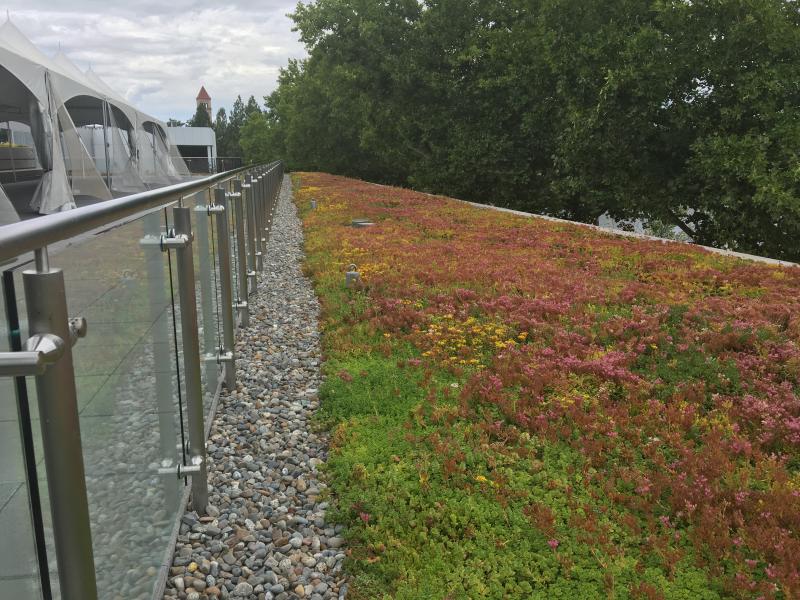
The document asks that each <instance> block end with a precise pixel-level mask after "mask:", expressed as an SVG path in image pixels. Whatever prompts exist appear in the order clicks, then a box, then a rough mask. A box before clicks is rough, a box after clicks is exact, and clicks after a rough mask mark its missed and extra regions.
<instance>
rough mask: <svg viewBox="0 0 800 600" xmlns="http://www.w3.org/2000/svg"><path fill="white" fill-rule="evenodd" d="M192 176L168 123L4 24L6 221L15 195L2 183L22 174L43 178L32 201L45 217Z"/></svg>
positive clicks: (2, 216)
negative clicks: (81, 202)
mask: <svg viewBox="0 0 800 600" xmlns="http://www.w3.org/2000/svg"><path fill="white" fill-rule="evenodd" d="M3 135H5V138H6V139H5V140H4V139H3ZM21 139H23V140H24V142H21V141H20V140H21ZM9 173H10V174H11V176H9ZM188 175H189V171H188V169H187V168H186V165H185V163H184V162H183V159H181V158H180V155H179V154H178V153H177V150H176V148H175V147H174V144H172V142H171V141H170V139H169V137H168V135H167V128H166V126H165V125H164V123H162V122H160V121H159V120H157V119H155V118H153V117H151V116H149V115H147V114H145V113H142V112H141V111H139V110H137V109H136V108H135V107H133V106H132V105H130V104H129V103H128V102H127V101H126V100H125V99H124V98H122V97H121V96H120V95H119V94H117V93H115V92H114V91H113V90H112V89H111V88H110V87H109V86H108V85H107V84H106V83H105V82H104V81H102V80H101V79H100V78H99V77H98V76H97V75H96V74H95V73H94V72H93V71H92V70H91V69H89V70H87V71H86V72H83V71H81V70H80V69H79V68H78V67H77V66H76V65H75V64H74V63H72V61H70V60H69V58H67V56H66V55H64V54H63V53H62V52H61V51H59V52H58V54H56V55H55V56H54V57H53V58H49V57H48V56H46V55H45V54H44V53H42V52H41V51H40V50H39V49H38V48H36V46H34V45H33V43H31V42H30V40H28V39H27V38H26V37H25V36H24V35H23V34H22V32H21V31H20V30H19V29H18V28H17V27H16V26H15V25H14V24H13V23H12V22H11V21H10V20H7V21H6V22H5V24H3V25H2V26H0V176H2V178H0V224H4V223H7V222H9V220H10V217H9V216H8V215H9V214H10V213H9V210H8V207H9V204H10V202H9V200H8V197H9V196H12V194H11V193H10V190H9V189H6V190H5V192H3V191H2V187H3V186H6V187H13V185H16V184H17V182H18V180H19V179H20V178H22V179H23V180H24V181H27V182H31V181H36V180H37V179H36V178H37V177H38V183H36V185H35V188H31V189H33V191H32V194H31V196H30V205H31V208H33V209H35V210H37V211H38V212H40V213H42V214H46V213H52V212H57V211H61V210H68V209H70V208H74V207H75V205H76V199H77V198H87V199H89V200H107V199H110V198H112V197H114V196H121V195H125V194H130V193H134V192H138V191H143V190H146V189H151V188H154V187H159V186H163V185H168V184H170V183H174V182H176V181H180V180H182V179H183V178H185V177H187V176H188ZM29 187H31V186H30V184H29ZM6 192H9V193H6Z"/></svg>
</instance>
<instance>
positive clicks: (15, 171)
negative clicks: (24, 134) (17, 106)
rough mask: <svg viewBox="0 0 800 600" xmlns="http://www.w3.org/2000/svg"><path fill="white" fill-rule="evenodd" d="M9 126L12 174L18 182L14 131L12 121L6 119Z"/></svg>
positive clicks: (9, 151) (9, 155)
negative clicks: (15, 164)
mask: <svg viewBox="0 0 800 600" xmlns="http://www.w3.org/2000/svg"><path fill="white" fill-rule="evenodd" d="M6 127H8V158H9V160H10V161H11V175H12V176H13V177H14V183H17V169H16V167H15V166H14V132H13V131H12V130H11V121H6Z"/></svg>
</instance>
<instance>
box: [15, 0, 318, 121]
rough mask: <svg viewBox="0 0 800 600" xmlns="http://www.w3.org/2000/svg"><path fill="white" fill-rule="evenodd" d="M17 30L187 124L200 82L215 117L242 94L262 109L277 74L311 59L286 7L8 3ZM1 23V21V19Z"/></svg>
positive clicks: (83, 0) (245, 1)
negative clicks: (300, 60)
mask: <svg viewBox="0 0 800 600" xmlns="http://www.w3.org/2000/svg"><path fill="white" fill-rule="evenodd" d="M3 7H5V8H7V9H8V11H9V13H10V16H11V20H12V21H13V22H14V24H15V25H16V26H17V27H18V28H19V29H20V30H21V31H22V32H23V33H24V34H25V35H26V36H28V38H30V39H31V40H32V41H33V42H34V44H36V45H37V46H38V47H39V48H40V49H41V50H43V51H44V52H45V53H46V54H48V55H51V56H52V55H53V54H55V53H56V52H57V50H58V46H59V43H60V44H61V49H62V50H63V51H64V53H65V54H66V55H67V56H68V57H69V58H70V59H71V60H72V61H73V62H74V63H76V64H77V65H78V66H79V67H81V69H86V68H87V67H88V66H91V67H92V69H93V70H94V71H95V72H96V73H97V74H98V75H99V76H100V77H101V78H103V79H104V80H105V81H106V82H107V83H108V84H109V85H110V86H111V87H112V88H114V89H115V90H116V91H117V92H119V93H121V94H122V95H123V96H125V97H126V98H127V99H128V100H129V101H130V102H131V103H132V104H133V105H134V106H136V107H137V108H139V109H140V110H143V111H144V112H147V113H150V114H151V115H153V116H155V117H159V118H161V119H163V120H167V118H169V117H175V118H179V119H184V120H185V119H187V118H189V117H191V116H192V115H193V114H194V110H195V97H196V96H197V92H198V90H199V89H200V86H201V85H205V86H206V89H207V90H208V93H209V94H210V96H211V103H212V108H213V110H214V113H215V114H216V111H217V109H218V108H220V107H224V108H225V109H226V110H230V107H231V105H232V104H233V101H234V100H235V99H236V95H237V94H241V95H242V97H243V98H244V99H245V100H247V98H248V96H250V95H251V94H252V95H254V96H255V97H256V99H257V100H258V101H259V103H261V102H263V96H265V95H267V94H269V93H270V92H271V91H272V90H273V89H275V86H276V79H277V76H278V69H279V68H280V67H282V66H285V65H286V61H287V60H288V59H289V58H292V57H293V58H300V57H303V56H304V55H305V52H304V49H303V46H302V45H301V44H300V43H299V42H298V41H297V34H296V33H294V32H292V30H291V29H292V22H291V20H290V19H288V18H287V17H286V14H287V13H289V12H291V11H292V10H293V9H294V7H295V2H293V1H289V0H242V1H238V2H235V1H234V2H219V1H218V0H217V1H213V2H212V1H211V0H191V1H190V0H128V1H127V2H120V1H119V0H69V1H66V0H7V2H6V4H5V6H4V5H3V3H2V2H0V10H1V9H2V8H3ZM4 20H5V15H3V16H2V19H0V22H2V21H4Z"/></svg>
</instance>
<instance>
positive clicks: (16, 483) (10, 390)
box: [0, 282, 42, 600]
mask: <svg viewBox="0 0 800 600" xmlns="http://www.w3.org/2000/svg"><path fill="white" fill-rule="evenodd" d="M0 291H2V292H3V293H6V292H8V293H9V294H11V297H12V303H13V304H16V301H15V300H13V298H14V290H13V289H8V290H7V289H5V288H4V287H3V283H2V282H0ZM0 296H1V295H0ZM13 304H12V305H13ZM10 330H11V326H10V324H9V319H8V315H7V314H6V309H5V302H4V301H3V298H2V297H0V351H3V352H7V351H9V350H11V349H12V347H11V344H10V338H9V331H10ZM33 401H34V402H35V398H34V399H33ZM20 402H22V403H27V398H26V397H25V396H24V395H23V397H22V398H19V397H18V395H17V393H16V390H15V383H14V379H11V378H7V377H3V378H0V532H2V539H3V540H4V542H3V543H2V544H0V590H2V596H3V597H4V598H6V597H8V598H15V599H17V598H18V599H20V600H33V599H39V598H42V585H41V582H40V578H39V566H38V560H37V554H36V542H35V540H36V537H35V533H34V517H33V515H32V511H31V497H30V493H29V492H30V490H29V488H28V484H27V482H26V479H27V478H26V469H25V455H24V452H23V432H24V429H23V428H26V427H27V428H28V432H31V427H32V425H31V422H30V419H25V422H23V421H22V420H21V414H20V408H22V411H23V412H24V411H25V408H24V406H22V405H21V404H20ZM35 425H36V427H37V429H38V423H37V424H35ZM28 435H30V433H28ZM32 481H35V475H34V476H33V477H32ZM34 493H35V492H34ZM34 497H35V496H34ZM40 527H41V522H40ZM40 531H41V529H40Z"/></svg>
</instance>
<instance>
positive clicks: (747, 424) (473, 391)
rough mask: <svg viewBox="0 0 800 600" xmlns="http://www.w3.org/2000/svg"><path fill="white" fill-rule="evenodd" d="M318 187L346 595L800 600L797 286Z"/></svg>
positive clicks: (336, 186)
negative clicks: (352, 270)
mask: <svg viewBox="0 0 800 600" xmlns="http://www.w3.org/2000/svg"><path fill="white" fill-rule="evenodd" d="M295 190H296V194H295V197H296V201H297V203H298V206H299V208H300V212H301V216H302V219H303V223H304V229H305V236H306V254H307V259H306V264H305V267H306V271H307V273H308V274H309V275H310V276H311V277H312V278H313V281H314V284H315V286H316V290H317V293H318V295H319V297H320V301H321V304H322V308H323V318H322V328H323V340H324V352H325V363H324V370H325V376H326V380H325V383H324V386H323V388H322V390H321V392H320V393H321V399H322V410H321V416H320V423H319V425H320V426H321V427H325V428H329V429H330V430H331V432H332V433H331V453H330V457H329V462H328V466H327V469H328V477H329V479H330V483H331V489H332V498H333V499H334V501H335V507H336V508H335V512H336V514H335V517H336V518H337V519H339V520H340V522H344V523H346V524H347V525H348V534H347V535H348V542H349V550H348V552H349V561H348V569H349V573H350V574H351V577H352V582H351V589H350V596H349V597H352V598H356V599H359V598H364V599H366V598H397V599H416V598H420V599H422V598H426V599H427V598H441V599H445V598H450V599H460V598H585V599H591V598H647V599H658V598H665V599H666V598H686V599H690V598H691V599H695V598H708V599H711V598H764V599H768V598H775V599H792V598H797V597H798V595H800V571H799V570H798V564H800V561H798V558H797V557H798V556H800V540H798V533H800V472H799V470H798V469H799V467H800V452H798V448H800V400H799V399H798V395H797V391H798V378H799V377H800V349H798V342H799V341H800V314H798V308H800V300H799V299H798V298H800V295H799V294H798V292H800V269H798V268H796V267H791V266H777V265H767V264H763V263H757V262H752V261H746V260H740V259H737V258H732V257H728V256H721V255H718V254H712V253H710V252H707V251H704V250H702V249H699V248H696V247H693V246H690V245H686V244H679V243H672V242H658V241H647V240H640V239H634V238H629V237H622V236H617V235H613V234H608V233H604V232H601V231H597V230H593V229H589V228H585V227H579V226H573V225H570V224H565V223H561V222H553V221H548V220H544V219H535V218H525V217H520V216H516V215H511V214H506V213H501V212H495V211H488V210H485V209H480V208H475V207H472V206H469V205H466V204H463V203H459V202H457V201H455V200H450V199H447V198H442V197H434V196H429V195H426V194H419V193H414V192H411V191H408V190H401V189H396V188H390V187H384V186H377V185H371V184H367V183H363V182H360V181H355V180H350V179H345V178H342V177H334V176H330V175H323V174H317V173H301V174H298V175H295ZM312 199H314V200H316V208H315V209H311V207H310V204H311V203H310V200H312ZM489 200H491V199H490V198H487V201H489ZM355 218H366V219H369V220H371V221H372V222H374V223H375V225H373V226H371V227H362V228H355V227H352V226H351V221H352V220H353V219H355ZM351 264H355V265H356V268H357V270H358V271H359V273H360V276H361V281H360V284H358V285H354V286H351V287H345V277H344V272H345V271H346V270H347V269H348V268H349V265H351Z"/></svg>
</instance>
